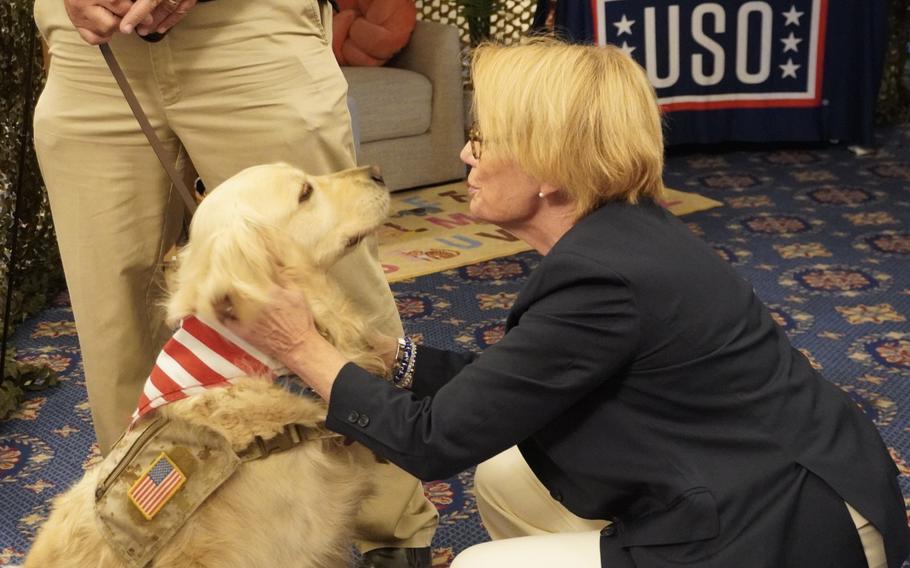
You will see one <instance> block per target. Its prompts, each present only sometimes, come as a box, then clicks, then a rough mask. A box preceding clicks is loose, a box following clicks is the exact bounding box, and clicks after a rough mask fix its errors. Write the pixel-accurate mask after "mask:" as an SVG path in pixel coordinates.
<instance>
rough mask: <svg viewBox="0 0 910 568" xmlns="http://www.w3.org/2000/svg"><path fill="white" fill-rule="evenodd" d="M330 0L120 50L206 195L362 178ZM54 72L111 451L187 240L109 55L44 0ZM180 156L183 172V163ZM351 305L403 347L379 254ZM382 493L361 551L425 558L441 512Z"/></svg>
mask: <svg viewBox="0 0 910 568" xmlns="http://www.w3.org/2000/svg"><path fill="white" fill-rule="evenodd" d="M330 18H331V10H330V8H329V7H328V3H327V2H326V1H325V0H256V1H255V2H250V1H248V0H216V1H214V2H207V3H203V4H199V5H197V6H196V7H195V8H193V10H192V11H191V12H190V14H189V15H188V16H187V17H186V18H185V19H184V20H183V21H181V22H180V23H179V24H178V25H177V26H176V27H175V28H173V29H172V30H171V32H170V33H169V34H168V35H167V36H166V37H165V38H164V39H163V40H162V41H160V42H159V43H155V44H151V43H147V42H145V41H143V40H141V39H140V38H139V37H138V36H136V35H132V36H123V35H121V34H117V35H116V37H115V38H114V39H113V40H112V42H111V47H112V49H113V51H114V53H115V55H116V56H117V58H118V60H119V62H120V64H121V66H122V67H123V69H124V72H125V73H126V76H127V77H128V79H129V81H130V83H131V85H132V87H133V89H134V90H135V91H136V94H137V97H138V99H139V101H140V103H141V104H142V106H143V109H144V110H145V112H146V113H147V114H148V116H149V120H150V122H151V124H152V126H153V127H154V128H155V130H156V131H157V134H158V136H159V138H161V140H162V142H163V144H164V146H165V147H166V149H167V151H168V152H169V153H170V154H171V155H172V156H174V159H175V160H177V161H178V162H180V163H185V162H186V159H187V158H189V159H190V160H191V161H192V164H193V165H194V166H195V169H196V171H198V173H199V175H200V177H201V178H202V180H203V182H204V183H205V185H206V187H208V188H214V187H216V186H217V185H218V184H220V183H221V182H222V181H224V180H225V179H227V178H228V177H230V176H231V175H233V174H235V173H237V172H238V171H240V170H241V169H243V168H246V167H248V166H252V165H256V164H262V163H271V162H279V161H284V162H288V163H290V164H292V165H296V166H298V167H301V168H303V169H304V170H306V171H308V172H310V173H314V174H322V173H328V172H331V171H336V170H340V169H344V168H347V167H351V166H353V165H354V158H353V142H352V137H351V124H350V116H349V114H348V110H347V106H346V97H347V85H346V83H345V81H344V77H343V75H342V74H341V71H340V69H339V68H338V66H337V64H336V62H335V60H334V57H333V55H332V52H331V49H330V48H329V45H330V40H331V38H330V36H329V33H330V30H331V21H330ZM35 19H36V21H37V23H38V27H39V29H40V30H41V33H42V35H43V36H44V38H45V40H46V41H47V43H48V45H49V51H50V70H49V75H48V79H47V83H46V86H45V89H44V92H43V93H42V95H41V98H40V99H39V101H38V104H37V106H36V109H35V145H36V149H37V153H38V159H39V164H40V166H41V172H42V175H43V177H44V181H45V184H46V186H47V189H48V194H49V197H50V204H51V211H52V214H53V218H54V224H55V228H56V231H57V237H58V241H59V245H60V252H61V256H62V259H63V267H64V272H65V274H66V280H67V286H68V288H69V292H70V298H71V301H72V306H73V313H74V316H75V320H76V329H77V331H78V334H79V341H80V346H81V350H82V359H83V363H84V366H85V377H86V386H87V388H88V395H89V402H90V404H91V408H92V416H93V419H94V424H95V430H96V432H97V435H98V443H99V446H100V448H101V451H102V452H104V453H106V452H107V451H108V450H109V448H110V446H111V445H112V444H113V442H114V441H115V440H116V439H117V437H118V436H119V434H120V433H121V431H122V430H123V428H124V427H125V426H126V424H127V423H128V418H129V415H130V413H131V412H132V411H133V409H134V408H135V405H136V402H137V400H138V397H139V392H140V390H141V388H142V384H143V382H144V380H145V378H146V377H147V376H148V373H149V371H150V369H151V367H152V365H153V362H154V359H155V357H156V356H157V353H158V351H159V350H160V348H161V346H162V344H163V343H164V341H166V339H167V337H168V336H169V335H170V330H169V329H167V328H166V327H165V326H164V325H163V321H162V315H163V314H162V310H161V309H160V301H161V299H162V296H163V286H162V283H161V282H162V279H161V270H160V268H161V260H162V257H163V255H164V253H165V252H166V251H167V250H169V249H170V248H171V246H172V245H173V244H174V243H175V242H176V241H177V239H178V237H179V236H180V234H181V232H182V230H183V226H184V222H185V219H184V215H183V211H182V205H181V201H180V198H179V196H178V195H176V194H175V193H174V189H173V188H172V187H171V185H170V183H169V182H168V180H167V178H166V175H165V173H164V171H163V169H162V167H161V165H160V164H159V163H158V161H157V158H156V157H155V154H154V152H153V151H152V149H151V147H150V146H149V144H148V142H147V140H146V139H145V137H144V135H143V134H142V132H141V130H140V129H139V126H138V124H137V122H136V119H135V118H134V117H133V115H132V113H131V111H130V109H129V107H128V106H127V103H126V101H125V100H124V98H123V95H122V94H121V92H120V90H119V88H118V87H117V85H116V83H115V82H114V80H113V78H112V77H111V74H110V71H109V70H108V69H107V66H106V65H105V63H104V61H103V59H102V57H101V54H100V52H99V50H98V48H97V47H93V46H90V45H87V44H85V43H83V42H82V40H81V39H80V38H79V36H78V34H77V33H76V31H75V30H74V28H73V26H72V24H71V23H70V21H69V19H68V18H67V16H66V12H65V9H64V5H63V1H62V0H37V1H36V4H35ZM178 156H179V157H180V159H179V160H178ZM333 273H334V275H335V276H336V277H337V278H338V281H339V283H340V285H341V286H342V287H344V288H345V289H346V290H347V291H348V293H349V295H350V297H351V298H353V299H355V301H358V302H360V303H362V304H363V305H364V306H365V307H366V308H367V309H368V310H370V313H375V314H377V315H381V316H384V321H385V324H384V330H383V331H385V332H386V333H390V334H396V335H398V334H401V322H400V320H399V319H398V314H397V311H396V307H395V303H394V299H393V298H392V295H391V292H390V290H389V287H388V284H387V282H386V280H385V278H384V276H383V274H382V271H381V268H380V266H379V264H378V255H377V249H376V243H375V240H372V241H367V242H365V243H364V244H363V245H361V246H360V247H359V248H358V249H356V250H355V251H354V252H352V253H351V254H350V255H349V256H347V257H346V258H345V259H344V260H343V261H341V262H340V263H339V265H337V267H336V268H335V269H333ZM373 477H374V479H376V480H377V486H378V487H380V491H379V495H378V496H377V497H376V498H374V499H373V500H371V501H369V502H368V503H366V504H365V506H364V511H363V514H362V515H361V518H360V523H359V524H360V528H361V529H362V530H361V532H362V535H363V542H362V543H361V544H362V550H370V549H372V548H376V547H379V546H415V547H418V546H427V545H429V543H430V540H431V538H432V535H433V531H434V530H435V526H436V522H437V514H436V510H435V508H434V507H433V506H432V504H431V503H430V502H429V501H428V500H427V499H426V498H425V496H424V494H423V490H422V487H421V485H420V483H419V482H418V481H417V480H416V479H415V478H414V477H412V476H410V475H408V474H406V473H404V472H403V471H402V470H400V469H398V468H397V467H395V466H392V465H380V464H376V466H375V472H374V474H373Z"/></svg>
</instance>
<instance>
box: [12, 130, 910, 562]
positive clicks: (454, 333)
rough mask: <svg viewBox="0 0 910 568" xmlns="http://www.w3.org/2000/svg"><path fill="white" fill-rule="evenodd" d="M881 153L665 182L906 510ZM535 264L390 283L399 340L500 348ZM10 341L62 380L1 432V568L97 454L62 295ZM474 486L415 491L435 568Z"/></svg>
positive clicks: (904, 198) (888, 191)
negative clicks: (859, 427) (864, 443)
mask: <svg viewBox="0 0 910 568" xmlns="http://www.w3.org/2000/svg"><path fill="white" fill-rule="evenodd" d="M878 144H879V147H878V152H877V153H876V154H874V155H870V156H865V157H857V156H854V155H853V154H852V153H851V152H849V151H848V150H847V149H845V148H843V147H825V148H805V149H797V150H792V149H791V150H785V151H768V150H756V149H754V148H753V149H751V150H750V151H744V150H742V151H740V150H738V151H727V152H717V153H704V152H702V153H699V154H691V153H689V154H678V155H675V156H673V157H671V158H670V159H669V161H668V164H667V172H666V183H667V185H669V186H670V187H673V188H676V189H680V190H684V191H696V192H699V193H702V194H703V195H705V196H707V197H711V198H714V199H717V200H719V201H722V202H723V203H724V207H720V208H717V209H712V210H709V211H704V212H700V213H695V214H692V215H690V216H687V217H685V221H686V222H687V223H688V224H689V226H690V227H691V229H692V230H693V231H694V232H696V233H697V234H699V235H701V236H702V237H703V238H704V239H706V240H707V241H708V242H710V243H711V244H712V245H713V246H714V247H715V249H716V250H717V253H718V254H720V255H721V256H723V257H724V258H725V259H727V260H728V261H729V262H730V263H731V264H732V265H734V266H735V267H736V268H737V269H738V270H739V272H740V273H741V274H742V276H743V277H745V278H746V279H747V280H749V281H750V282H751V283H752V284H753V285H754V287H755V289H756V290H757V292H758V294H759V296H760V297H761V298H762V299H763V300H765V302H766V303H767V304H768V305H769V306H770V307H771V309H772V310H773V312H774V314H775V316H776V318H777V320H778V322H779V323H780V325H781V326H783V327H784V328H785V329H786V330H787V331H788V332H789V334H790V336H791V337H792V339H793V341H794V343H795V344H796V345H797V347H798V348H800V349H801V350H802V351H803V352H804V353H805V354H806V356H807V357H809V359H810V360H811V361H812V362H813V364H814V365H816V366H817V367H818V368H820V369H821V370H822V372H823V373H824V374H825V376H826V377H827V378H828V379H829V380H830V381H832V382H834V383H835V384H837V385H839V386H840V387H841V388H843V389H844V390H845V391H847V392H848V393H849V394H850V396H851V397H852V398H853V399H854V400H855V401H856V403H857V404H858V405H860V406H861V407H862V408H863V410H865V411H866V412H867V413H868V415H869V416H870V417H871V418H872V419H873V420H874V421H875V423H876V424H877V426H878V428H879V430H880V431H881V434H882V437H883V438H884V440H885V442H886V444H887V445H888V446H889V448H891V451H892V455H893V457H894V459H895V461H896V463H897V464H898V467H899V468H900V471H901V474H902V475H901V480H900V481H901V485H902V487H903V489H904V493H905V495H906V496H907V503H908V507H910V465H908V462H910V324H908V318H910V262H908V261H910V150H908V144H910V128H903V129H892V130H888V131H882V132H880V133H879V141H878ZM537 260H538V257H537V256H536V255H535V254H534V253H524V254H520V255H517V256H514V257H508V258H503V259H499V260H494V261H490V262H485V263H481V264H477V265H473V266H468V267H465V268H461V269H457V270H451V271H447V272H444V273H440V274H433V275H429V276H424V277H420V278H416V279H414V280H410V281H405V282H401V283H397V284H395V285H394V286H393V289H394V292H395V295H396V298H397V300H398V304H399V308H400V311H401V314H402V318H403V319H404V321H405V325H406V327H407V329H408V331H409V333H410V334H411V335H412V336H413V337H415V338H416V339H418V340H419V341H422V342H424V343H427V344H431V345H434V346H438V347H446V348H459V349H469V350H480V349H483V348H484V347H486V346H488V345H491V344H493V343H495V342H496V341H497V340H498V339H499V337H501V335H502V331H503V328H502V321H503V319H504V316H505V314H506V311H507V308H508V306H509V305H510V304H511V303H512V301H513V300H514V298H515V295H516V293H517V292H518V289H519V288H520V286H521V284H522V282H523V281H524V280H525V278H526V277H527V275H528V273H529V272H530V271H531V270H532V269H533V268H534V266H535V265H536V264H537ZM14 345H15V346H16V347H17V349H18V353H19V357H20V358H21V359H23V360H28V361H39V360H40V361H47V362H49V363H50V364H51V365H52V366H53V367H54V368H55V369H57V370H58V371H59V372H60V373H61V375H62V378H63V382H62V383H61V385H60V386H58V387H56V388H53V389H51V390H48V391H45V392H42V393H36V394H34V395H33V396H31V397H30V398H29V399H28V401H27V403H26V404H25V406H24V407H23V408H22V409H21V410H20V411H19V412H18V413H17V414H16V415H14V416H13V417H12V418H11V419H10V420H8V421H6V422H4V423H0V566H3V565H6V564H10V563H17V562H18V561H20V560H21V559H22V558H23V555H24V553H25V551H26V550H27V549H28V545H29V542H30V541H31V539H32V538H33V536H34V533H35V529H36V527H37V526H38V525H39V524H40V523H41V521H42V520H43V518H44V517H45V515H46V513H47V501H48V499H49V498H50V497H52V496H53V495H55V494H56V493H58V492H60V491H62V490H64V489H65V488H66V487H67V486H68V485H69V484H70V483H72V482H73V481H74V480H75V479H76V478H77V477H78V476H80V475H81V472H82V471H83V468H84V467H86V466H88V465H89V464H91V463H93V462H94V461H95V460H96V459H97V453H96V448H95V447H94V445H93V444H94V439H93V433H92V429H91V423H90V417H89V411H88V407H87V403H86V397H85V389H84V384H83V377H82V366H81V362H80V359H79V349H78V344H77V341H76V336H75V328H74V326H73V322H72V312H71V311H70V309H69V307H68V303H67V299H66V296H65V295H62V296H61V297H60V298H59V299H58V300H57V301H56V302H55V303H54V305H53V306H51V307H50V308H49V309H47V310H46V311H45V312H43V313H42V314H40V316H39V317H36V318H34V319H32V320H30V321H28V322H26V323H25V324H24V325H22V326H21V327H20V328H19V329H18V330H17V332H16V334H15V337H14ZM471 487H472V473H471V472H470V471H468V472H464V473H462V474H460V475H458V476H456V477H454V478H451V479H447V480H443V481H438V482H434V483H427V484H426V490H427V493H428V494H429V496H430V497H431V499H432V500H433V502H434V503H435V504H436V506H437V507H438V509H439V511H440V514H441V525H440V528H439V530H438V532H437V535H436V539H435V541H434V549H435V550H434V553H435V564H436V565H438V566H446V565H448V563H449V562H450V561H451V558H452V557H453V556H454V554H455V553H457V552H459V551H460V550H462V549H463V548H465V547H466V546H468V545H470V544H473V543H476V542H480V541H484V540H486V539H487V538H488V537H487V535H486V532H485V531H484V529H483V527H482V525H481V524H480V521H479V518H478V516H477V511H476V507H475V503H474V498H473V495H472V492H471Z"/></svg>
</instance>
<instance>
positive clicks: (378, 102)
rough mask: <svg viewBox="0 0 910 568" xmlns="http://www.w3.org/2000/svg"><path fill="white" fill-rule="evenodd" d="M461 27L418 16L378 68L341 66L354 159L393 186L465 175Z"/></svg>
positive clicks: (418, 183)
mask: <svg viewBox="0 0 910 568" xmlns="http://www.w3.org/2000/svg"><path fill="white" fill-rule="evenodd" d="M461 69H462V65H461V42H460V39H459V32H458V29H457V28H455V27H452V26H447V25H443V24H439V23H436V22H430V21H424V20H418V21H417V25H416V27H415V28H414V32H413V34H412V35H411V40H410V42H409V43H408V45H407V46H405V48H404V49H403V50H402V51H401V52H399V53H398V55H396V56H395V57H394V58H393V59H392V60H391V61H389V62H388V63H387V64H386V65H385V66H383V67H342V71H343V72H344V75H345V77H347V80H348V85H349V91H348V95H349V104H350V107H351V117H352V120H353V126H354V133H355V138H356V139H357V142H358V157H357V161H358V163H360V164H376V165H378V166H379V167H380V168H381V169H382V175H383V177H384V178H385V181H386V184H387V185H388V187H389V189H391V190H393V191H394V190H398V189H405V188H411V187H417V186H422V185H430V184H436V183H442V182H446V181H451V180H454V179H459V178H462V177H464V173H465V168H464V164H462V163H461V161H460V160H459V159H458V153H459V151H460V150H461V147H462V146H463V145H464V141H465V137H464V133H465V126H464V95H463V88H462V76H461Z"/></svg>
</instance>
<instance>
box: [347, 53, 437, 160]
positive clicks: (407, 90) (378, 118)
mask: <svg viewBox="0 0 910 568" xmlns="http://www.w3.org/2000/svg"><path fill="white" fill-rule="evenodd" d="M341 70H342V71H343V72H344V76H345V77H346V78H347V80H348V94H349V95H350V96H351V97H352V98H353V99H354V102H355V103H356V105H357V111H358V112H357V114H358V116H359V120H360V142H361V144H363V143H366V142H372V141H374V140H387V139H389V138H402V137H404V136H415V135H418V134H423V133H424V132H427V131H428V130H429V129H430V115H431V109H432V102H433V85H432V83H430V80H429V79H427V78H426V77H425V76H423V75H421V74H420V73H416V72H414V71H407V70H405V69H396V68H394V67H342V68H341Z"/></svg>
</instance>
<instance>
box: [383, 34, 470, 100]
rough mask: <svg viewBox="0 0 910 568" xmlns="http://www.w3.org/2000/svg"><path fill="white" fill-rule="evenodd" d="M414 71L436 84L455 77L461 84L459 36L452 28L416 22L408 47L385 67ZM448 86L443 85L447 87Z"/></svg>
mask: <svg viewBox="0 0 910 568" xmlns="http://www.w3.org/2000/svg"><path fill="white" fill-rule="evenodd" d="M386 65H387V66H388V67H398V68H399V69H408V70H409V71H416V72H417V73H420V74H421V75H426V76H427V77H429V78H430V81H432V82H433V84H434V85H435V84H436V80H437V78H438V79H440V80H451V79H452V78H453V77H454V76H457V77H458V81H459V84H460V83H461V37H460V34H459V32H458V29H457V28H455V27H454V26H448V25H445V24H440V23H438V22H431V21H429V20H417V24H416V25H415V26H414V31H413V32H412V33H411V39H410V41H409V42H408V44H407V45H406V46H405V47H404V48H403V49H402V50H401V51H400V52H399V53H398V54H397V55H396V56H395V57H394V58H392V59H391V60H390V61H389V62H388V63H387V64H386ZM449 87H450V85H445V88H449Z"/></svg>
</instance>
